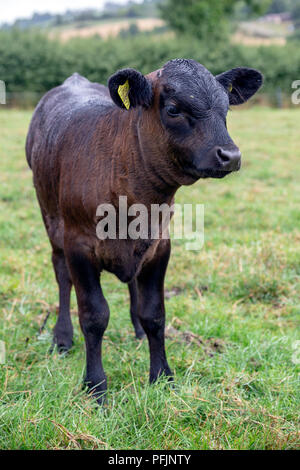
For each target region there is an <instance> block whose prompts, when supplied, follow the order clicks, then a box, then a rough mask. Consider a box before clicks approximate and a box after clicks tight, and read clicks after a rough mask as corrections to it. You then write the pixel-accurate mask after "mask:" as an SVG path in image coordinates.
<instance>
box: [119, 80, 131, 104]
mask: <svg viewBox="0 0 300 470" xmlns="http://www.w3.org/2000/svg"><path fill="white" fill-rule="evenodd" d="M118 94H119V96H120V98H121V100H122V102H123V104H124V106H125V108H126V109H129V108H130V101H129V98H128V94H129V83H128V80H126V82H125V83H124V84H123V85H119V88H118Z"/></svg>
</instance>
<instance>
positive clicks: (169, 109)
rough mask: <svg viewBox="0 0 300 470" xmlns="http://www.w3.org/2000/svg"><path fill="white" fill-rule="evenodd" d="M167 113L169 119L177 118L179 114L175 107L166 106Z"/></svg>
mask: <svg viewBox="0 0 300 470" xmlns="http://www.w3.org/2000/svg"><path fill="white" fill-rule="evenodd" d="M167 113H168V115H169V116H171V117H177V116H179V114H180V112H179V109H178V108H177V107H176V106H168V107H167Z"/></svg>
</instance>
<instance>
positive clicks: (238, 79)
mask: <svg viewBox="0 0 300 470" xmlns="http://www.w3.org/2000/svg"><path fill="white" fill-rule="evenodd" d="M216 79H217V80H218V82H219V83H221V85H223V87H224V88H225V90H226V91H227V93H228V97H229V103H230V104H231V105H236V104H241V103H245V101H247V100H248V99H249V98H251V96H253V95H254V94H255V93H256V92H257V90H258V89H259V88H260V87H261V85H262V83H263V76H262V74H261V73H260V72H259V71H258V70H255V69H248V68H245V67H238V68H235V69H231V70H228V71H227V72H224V73H221V74H220V75H217V76H216Z"/></svg>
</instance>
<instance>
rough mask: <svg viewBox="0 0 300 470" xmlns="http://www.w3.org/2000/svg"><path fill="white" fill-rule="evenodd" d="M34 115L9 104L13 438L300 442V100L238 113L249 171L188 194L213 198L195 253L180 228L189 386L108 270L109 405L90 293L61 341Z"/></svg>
mask: <svg viewBox="0 0 300 470" xmlns="http://www.w3.org/2000/svg"><path fill="white" fill-rule="evenodd" d="M30 117H31V112H28V111H16V110H10V111H7V110H5V109H2V110H1V112H0V279H1V280H0V309H1V310H0V312H1V313H0V315H1V318H0V339H1V340H2V341H4V342H5V344H6V361H5V363H4V364H3V365H0V380H1V386H0V448H5V449H20V448H21V449H65V448H68V449H88V448H96V449H295V448H299V447H300V446H299V443H300V435H299V427H298V424H299V409H300V407H299V370H300V369H299V362H300V351H299V343H296V341H297V340H299V339H300V337H299V329H298V331H297V324H298V327H299V313H300V297H299V294H300V285H299V278H300V249H299V248H300V191H299V172H300V159H299V126H300V110H270V109H267V108H252V109H248V110H242V111H237V110H236V111H232V112H231V113H230V116H229V124H228V126H229V129H230V130H231V134H232V136H233V137H234V138H235V140H236V142H237V143H238V144H239V145H240V147H241V149H242V151H243V168H242V170H241V171H240V173H238V174H234V175H231V176H229V177H228V178H227V179H224V180H205V181H199V182H198V183H196V184H195V185H194V186H192V187H186V188H182V189H181V190H180V191H179V193H178V197H177V201H176V202H182V203H183V202H185V203H190V202H193V203H204V204H205V245H204V248H203V249H202V250H201V251H200V252H193V251H186V250H184V244H185V242H184V241H174V242H173V252H172V257H171V261H170V264H169V270H168V273H167V278H166V289H167V294H168V295H167V297H168V298H167V300H166V310H167V323H168V325H169V326H170V325H171V326H172V328H169V335H168V339H167V354H168V358H169V362H170V365H171V367H172V369H173V370H174V372H175V384H176V385H175V387H174V388H170V387H168V386H166V384H165V382H164V380H162V381H161V382H160V383H158V384H156V385H154V386H151V387H150V386H148V363H149V359H148V347H147V344H146V341H145V340H144V341H142V342H140V341H137V340H136V339H135V338H134V335H133V329H132V327H131V324H130V320H129V305H128V293H127V287H126V285H122V284H121V283H119V282H118V281H117V280H116V279H115V278H114V277H113V276H111V275H109V274H104V275H103V283H104V293H105V294H106V298H107V299H108V302H109V305H110V309H111V319H110V323H109V327H108V329H107V331H106V334H105V341H104V367H105V370H106V373H107V376H108V385H109V393H108V402H107V405H106V407H105V410H104V411H103V410H101V409H99V408H98V407H97V406H96V405H95V403H94V401H93V400H92V399H91V398H89V397H88V396H87V395H86V394H85V393H84V392H83V391H82V389H81V387H82V386H81V381H82V376H83V372H84V341H83V336H82V334H81V332H80V330H79V326H78V319H77V314H76V303H75V297H74V296H73V298H72V309H73V323H74V329H75V338H74V347H73V349H72V350H71V352H70V354H69V355H68V356H67V357H61V356H59V355H58V354H57V353H54V354H52V355H49V354H48V351H49V347H50V344H51V330H52V328H53V326H54V323H55V317H56V306H57V287H56V283H55V280H54V274H53V272H52V265H51V260H50V247H49V243H48V240H47V238H46V235H45V231H44V227H43V224H42V220H41V216H40V212H39V209H38V205H37V202H36V198H35V194H34V190H33V186H32V180H31V172H30V171H29V169H28V168H27V165H26V161H25V156H24V139H25V135H26V131H27V126H28V123H29V120H30ZM47 312H51V313H50V317H49V319H48V322H47V324H46V326H45V328H44V330H43V331H42V332H41V333H39V329H40V327H41V325H42V323H43V320H44V318H45V316H46V314H47ZM187 332H191V333H192V334H188V333H187ZM297 344H298V350H297ZM297 363H298V364H297Z"/></svg>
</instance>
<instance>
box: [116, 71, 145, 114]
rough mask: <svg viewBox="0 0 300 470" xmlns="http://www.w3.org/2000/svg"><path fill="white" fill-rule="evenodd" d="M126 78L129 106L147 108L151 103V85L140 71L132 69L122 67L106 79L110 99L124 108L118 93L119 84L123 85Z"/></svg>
mask: <svg viewBox="0 0 300 470" xmlns="http://www.w3.org/2000/svg"><path fill="white" fill-rule="evenodd" d="M126 80H128V82H129V95H128V97H129V100H130V107H133V108H134V107H136V106H144V107H146V108H148V107H149V106H150V105H151V103H152V98H153V92H152V85H151V83H150V82H149V80H147V78H145V77H144V75H142V74H141V73H140V72H138V71H137V70H134V69H122V70H119V71H118V72H116V73H115V74H114V75H112V76H111V77H110V79H109V80H108V88H109V92H110V96H111V98H112V100H113V101H114V102H115V104H116V105H117V106H119V107H120V108H125V106H124V104H123V102H122V100H121V98H120V96H119V94H118V88H119V85H123V84H124V83H125V82H126Z"/></svg>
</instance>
